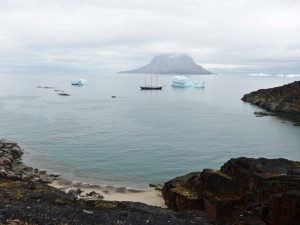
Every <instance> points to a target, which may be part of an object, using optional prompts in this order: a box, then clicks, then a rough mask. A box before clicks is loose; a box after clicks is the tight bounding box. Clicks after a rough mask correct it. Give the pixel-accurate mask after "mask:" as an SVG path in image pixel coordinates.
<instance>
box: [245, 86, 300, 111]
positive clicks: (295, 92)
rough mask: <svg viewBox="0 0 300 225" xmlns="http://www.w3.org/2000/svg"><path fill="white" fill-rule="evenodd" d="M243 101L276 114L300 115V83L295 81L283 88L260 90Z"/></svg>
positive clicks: (246, 95) (248, 95) (246, 96)
mask: <svg viewBox="0 0 300 225" xmlns="http://www.w3.org/2000/svg"><path fill="white" fill-rule="evenodd" d="M242 100H243V101H245V102H250V103H253V104H255V105H258V106H260V107H262V108H264V109H267V110H270V111H274V112H285V113H293V114H299V113H300V81H295V82H293V83H290V84H286V85H283V86H281V87H275V88H269V89H260V90H258V91H254V92H251V93H249V94H245V95H244V96H243V98H242Z"/></svg>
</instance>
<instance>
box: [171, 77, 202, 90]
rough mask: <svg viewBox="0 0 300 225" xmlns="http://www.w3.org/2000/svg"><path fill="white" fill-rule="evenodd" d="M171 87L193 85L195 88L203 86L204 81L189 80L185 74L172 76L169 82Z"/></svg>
mask: <svg viewBox="0 0 300 225" xmlns="http://www.w3.org/2000/svg"><path fill="white" fill-rule="evenodd" d="M171 86H172V87H195V88H203V87H205V83H204V82H202V81H194V82H193V81H191V80H190V79H189V78H188V77H186V76H174V77H173V79H172V83H171Z"/></svg>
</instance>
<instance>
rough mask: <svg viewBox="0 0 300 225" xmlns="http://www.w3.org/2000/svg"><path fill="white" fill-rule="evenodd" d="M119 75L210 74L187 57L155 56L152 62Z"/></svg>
mask: <svg viewBox="0 0 300 225" xmlns="http://www.w3.org/2000/svg"><path fill="white" fill-rule="evenodd" d="M121 73H147V74H199V75H203V74H212V73H211V72H210V71H208V70H205V69H203V68H202V67H201V66H199V65H198V64H196V63H195V62H194V60H193V59H192V58H191V57H190V56H188V55H176V54H167V55H160V56H156V57H154V58H153V59H152V61H151V62H150V63H149V64H147V65H145V66H143V67H141V68H139V69H135V70H130V71H124V72H121Z"/></svg>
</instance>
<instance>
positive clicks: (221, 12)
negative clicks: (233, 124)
mask: <svg viewBox="0 0 300 225" xmlns="http://www.w3.org/2000/svg"><path fill="white" fill-rule="evenodd" d="M165 53H185V54H189V55H190V56H191V57H193V58H194V60H195V62H196V63H198V64H200V65H202V66H203V67H205V68H206V69H209V70H211V71H213V72H228V71H241V72H270V73H271V72H272V73H273V72H275V73H300V1H299V0H151V1H150V0H84V1H83V0H26V1H24V0H0V72H1V71H2V72H3V71H22V70H23V71H27V70H29V71H31V70H33V71H42V72H47V71H49V72H51V71H54V72H56V71H81V72H82V71H83V72H85V71H91V72H93V71H94V72H101V71H102V72H103V71H110V72H117V71H120V70H130V69H134V68H137V67H140V66H142V65H144V64H147V63H148V62H149V61H150V60H151V59H152V58H153V57H154V56H156V55H160V54H165Z"/></svg>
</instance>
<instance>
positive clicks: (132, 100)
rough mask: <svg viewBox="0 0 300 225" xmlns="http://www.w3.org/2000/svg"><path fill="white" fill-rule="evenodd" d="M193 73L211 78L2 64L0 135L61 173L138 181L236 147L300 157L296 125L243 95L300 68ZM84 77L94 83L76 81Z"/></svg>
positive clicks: (204, 162)
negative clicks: (178, 79)
mask: <svg viewBox="0 0 300 225" xmlns="http://www.w3.org/2000/svg"><path fill="white" fill-rule="evenodd" d="M189 77H190V78H191V79H192V80H193V81H195V80H199V81H204V82H205V84H206V87H205V88H204V89H202V88H198V89H197V88H186V89H182V88H172V87H170V86H169V84H170V83H171V79H172V76H168V75H161V76H157V79H158V83H159V84H161V85H166V86H165V87H164V88H163V90H162V91H141V90H140V89H139V85H141V84H144V82H145V76H144V75H125V74H94V75H62V74H51V75H49V74H47V75H45V74H0V85H1V88H0V124H1V128H0V138H5V139H9V140H12V141H16V142H18V143H19V145H20V146H21V147H22V148H24V149H25V155H24V161H25V163H26V164H28V165H30V166H33V167H38V168H41V169H45V170H48V171H49V172H52V173H58V174H61V175H62V177H63V178H65V179H68V180H72V181H81V182H86V183H92V184H101V185H113V186H118V187H119V186H126V187H132V188H139V189H143V188H146V187H147V186H148V184H149V183H153V182H154V183H163V182H165V181H168V180H169V179H171V178H174V177H176V176H179V175H183V174H186V173H188V172H192V171H200V170H202V169H204V168H215V169H218V168H219V167H220V166H221V165H222V164H223V163H224V162H226V161H227V160H229V159H230V158H236V157H240V156H246V157H268V158H279V157H284V158H288V159H292V160H298V161H299V160H300V150H299V146H300V127H296V126H293V125H291V124H290V123H288V122H286V121H284V120H282V119H280V118H277V117H262V118H257V117H255V116H254V114H253V112H254V111H260V110H261V109H259V108H258V107H256V106H253V105H251V104H249V103H244V102H243V101H241V100H240V99H241V97H242V96H243V95H244V94H245V93H248V92H251V91H254V90H257V89H260V88H270V87H275V86H280V85H283V84H287V83H290V82H293V81H295V80H300V77H285V76H283V77H278V76H233V75H232V76H229V75H227V76H225V75H223V76H222V75H220V76H189ZM79 78H84V79H86V80H87V81H88V83H89V84H88V85H85V86H81V87H77V86H71V83H70V81H71V80H73V79H79ZM155 79H156V77H155V76H153V77H152V81H153V82H155ZM148 82H150V78H149V77H148ZM37 86H48V87H54V89H46V88H37ZM55 89H57V90H63V91H65V92H66V93H68V94H70V95H71V96H59V95H58V92H57V91H55ZM113 95H114V96H116V98H112V97H111V96H113Z"/></svg>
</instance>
